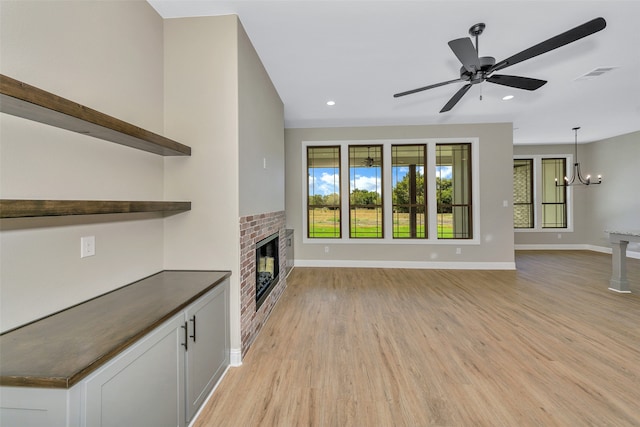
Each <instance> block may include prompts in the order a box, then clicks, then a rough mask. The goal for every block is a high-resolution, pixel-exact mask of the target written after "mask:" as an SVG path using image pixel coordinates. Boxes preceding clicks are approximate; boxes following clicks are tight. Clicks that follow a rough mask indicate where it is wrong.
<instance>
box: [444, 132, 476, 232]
mask: <svg viewBox="0 0 640 427" xmlns="http://www.w3.org/2000/svg"><path fill="white" fill-rule="evenodd" d="M435 172H436V200H437V203H438V206H437V207H438V209H437V212H438V239H470V238H471V233H472V222H471V144H468V143H467V144H436V171H435Z"/></svg>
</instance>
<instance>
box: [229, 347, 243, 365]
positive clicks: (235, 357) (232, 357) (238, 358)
mask: <svg viewBox="0 0 640 427" xmlns="http://www.w3.org/2000/svg"><path fill="white" fill-rule="evenodd" d="M229 365H230V366H233V367H238V366H242V350H241V349H239V348H232V349H230V350H229Z"/></svg>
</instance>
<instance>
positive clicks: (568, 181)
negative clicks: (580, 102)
mask: <svg viewBox="0 0 640 427" xmlns="http://www.w3.org/2000/svg"><path fill="white" fill-rule="evenodd" d="M578 129H580V127H575V128H573V132H574V133H575V163H574V164H573V175H572V176H571V179H569V178H567V177H566V176H565V177H564V183H562V184H558V178H556V187H569V186H571V185H580V184H582V185H590V184H593V185H595V184H602V175H598V182H591V175H587V176H586V177H585V178H583V177H582V174H581V173H580V162H578ZM576 178H577V179H578V180H577V181H576Z"/></svg>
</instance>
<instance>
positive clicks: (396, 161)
mask: <svg viewBox="0 0 640 427" xmlns="http://www.w3.org/2000/svg"><path fill="white" fill-rule="evenodd" d="M391 163H392V164H391V174H392V183H391V185H392V188H393V194H392V198H393V238H394V239H402V238H405V239H412V238H413V239H416V238H422V239H424V238H426V237H427V227H426V223H427V203H426V197H425V194H426V186H425V179H424V167H425V164H426V147H425V146H424V145H392V146H391Z"/></svg>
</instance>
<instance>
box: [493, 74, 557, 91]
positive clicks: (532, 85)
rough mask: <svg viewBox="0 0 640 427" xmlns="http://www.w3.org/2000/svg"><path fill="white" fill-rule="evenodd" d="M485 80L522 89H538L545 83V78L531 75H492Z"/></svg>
mask: <svg viewBox="0 0 640 427" xmlns="http://www.w3.org/2000/svg"><path fill="white" fill-rule="evenodd" d="M487 81H488V82H491V83H495V84H499V85H503V86H509V87H515V88H518V89H524V90H536V89H540V88H541V87H542V86H544V84H545V83H547V81H546V80H538V79H532V78H531V77H519V76H507V75H504V74H496V75H493V76H491V77H489V78H487Z"/></svg>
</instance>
